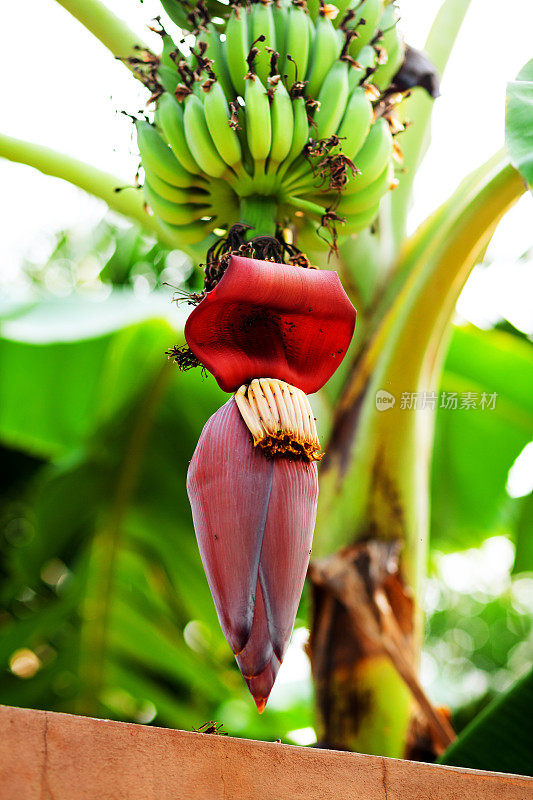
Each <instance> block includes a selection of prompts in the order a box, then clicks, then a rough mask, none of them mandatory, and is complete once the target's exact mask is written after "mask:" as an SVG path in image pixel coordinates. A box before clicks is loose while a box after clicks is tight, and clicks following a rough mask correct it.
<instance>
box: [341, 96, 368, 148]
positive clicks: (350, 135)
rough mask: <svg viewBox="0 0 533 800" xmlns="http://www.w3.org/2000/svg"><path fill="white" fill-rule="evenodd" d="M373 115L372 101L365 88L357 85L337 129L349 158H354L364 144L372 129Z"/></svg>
mask: <svg viewBox="0 0 533 800" xmlns="http://www.w3.org/2000/svg"><path fill="white" fill-rule="evenodd" d="M372 116H373V111H372V103H371V102H370V100H369V99H368V97H367V96H366V93H365V90H364V89H361V88H360V87H357V88H356V89H354V90H353V92H352V93H351V95H350V99H349V100H348V104H347V106H346V111H345V112H344V116H343V118H342V122H341V124H340V126H339V129H338V131H337V135H338V136H339V138H340V139H341V147H342V151H343V153H344V154H345V155H347V156H348V158H353V157H354V155H355V154H356V153H357V152H358V151H359V150H360V149H361V147H362V146H363V143H364V141H365V139H366V137H367V135H368V131H369V130H370V125H371V122H372Z"/></svg>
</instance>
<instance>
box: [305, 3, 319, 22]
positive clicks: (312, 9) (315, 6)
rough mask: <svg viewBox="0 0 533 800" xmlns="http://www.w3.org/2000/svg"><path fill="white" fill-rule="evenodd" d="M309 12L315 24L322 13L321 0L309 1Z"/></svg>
mask: <svg viewBox="0 0 533 800" xmlns="http://www.w3.org/2000/svg"><path fill="white" fill-rule="evenodd" d="M307 10H308V12H309V16H310V17H311V19H312V20H313V22H314V21H315V20H316V19H317V17H318V12H319V11H320V0H307Z"/></svg>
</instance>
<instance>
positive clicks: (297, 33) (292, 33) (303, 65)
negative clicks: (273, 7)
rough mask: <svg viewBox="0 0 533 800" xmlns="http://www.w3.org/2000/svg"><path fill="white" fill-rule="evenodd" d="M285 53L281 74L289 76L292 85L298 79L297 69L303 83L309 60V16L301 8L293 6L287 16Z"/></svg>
mask: <svg viewBox="0 0 533 800" xmlns="http://www.w3.org/2000/svg"><path fill="white" fill-rule="evenodd" d="M285 53H286V57H285V60H284V62H283V64H282V66H281V68H280V72H281V74H286V75H288V81H289V84H292V83H293V81H294V80H295V79H296V67H297V73H298V79H299V80H301V81H303V79H304V77H305V73H306V72H307V62H308V60H309V28H308V19H307V14H306V12H305V11H304V10H303V8H300V7H299V6H294V5H291V7H290V9H289V13H288V15H287V34H286V39H285ZM288 56H291V58H292V59H293V62H294V63H291V62H290V60H289V59H288ZM295 64H296V67H295Z"/></svg>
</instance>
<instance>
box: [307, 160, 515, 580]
mask: <svg viewBox="0 0 533 800" xmlns="http://www.w3.org/2000/svg"><path fill="white" fill-rule="evenodd" d="M473 188H474V187H472V186H470V187H469V189H470V190H469V191H468V192H467V193H466V197H465V196H463V194H462V193H464V188H463V187H461V188H460V190H458V193H457V196H454V197H452V198H451V200H449V201H448V202H447V203H446V204H445V207H446V208H447V209H448V210H450V209H452V210H453V216H452V217H451V218H448V219H444V218H443V216H442V215H441V214H439V213H438V212H437V213H436V215H434V217H433V220H434V227H433V234H434V235H433V236H430V235H429V232H428V230H427V229H424V230H423V239H424V241H425V245H424V244H423V245H422V246H420V248H418V249H417V248H415V250H416V259H415V260H414V261H413V263H412V264H411V269H410V272H409V277H408V278H407V280H406V281H405V283H404V285H403V287H402V289H401V291H400V292H399V293H398V294H397V296H396V298H395V301H394V304H393V305H392V306H391V308H390V310H389V312H388V314H387V315H386V316H385V318H384V319H383V321H382V323H381V326H380V328H379V329H378V331H377V332H376V333H375V334H374V336H373V338H372V340H371V342H370V343H369V345H368V347H367V349H366V351H365V354H364V355H363V357H362V358H361V359H360V360H359V361H358V363H357V364H356V365H354V368H353V372H352V379H351V381H350V382H349V383H348V385H347V387H346V389H345V392H344V396H343V398H341V401H340V403H339V411H338V414H339V417H338V419H337V422H336V425H337V428H338V430H339V431H340V428H339V425H340V423H341V421H342V418H343V417H345V415H346V414H349V413H351V409H353V408H355V407H359V413H358V416H357V426H356V427H357V431H356V432H354V433H353V435H352V437H351V438H353V441H354V448H353V452H352V451H351V441H347V440H346V437H344V439H343V440H342V441H340V440H339V441H337V442H336V443H335V433H334V435H333V440H332V447H330V450H329V456H330V457H329V462H328V463H327V464H326V465H325V469H323V470H322V475H321V480H322V485H321V498H320V506H319V523H318V525H317V534H316V536H315V545H316V548H317V552H318V554H320V553H324V552H331V551H332V550H335V549H336V548H338V547H340V546H343V545H345V544H347V543H349V542H350V541H352V540H353V538H354V537H355V538H358V537H359V536H361V535H364V533H365V530H366V529H368V528H369V527H371V528H372V530H373V531H374V535H376V536H377V537H378V538H380V537H381V536H384V537H385V538H388V537H390V536H391V534H392V532H395V534H394V535H397V536H398V537H399V538H401V539H404V540H405V541H406V542H407V543H408V547H407V548H406V553H410V554H411V555H410V560H412V563H411V564H409V566H408V570H407V577H408V579H409V581H410V583H411V585H412V586H415V585H416V583H417V573H418V569H419V566H420V563H421V560H422V561H423V559H422V554H421V553H420V552H419V550H420V546H421V545H420V543H421V542H422V548H423V547H424V546H425V541H426V539H427V509H423V508H422V507H421V505H420V498H421V497H425V496H427V493H424V491H421V487H420V485H419V484H420V482H422V483H427V466H428V465H427V459H428V457H429V456H428V446H429V444H430V443H431V415H429V414H417V413H416V412H410V411H407V410H402V409H400V398H401V395H402V392H416V391H432V390H433V389H434V386H435V382H436V380H437V379H438V374H439V367H440V363H441V358H442V353H443V347H442V345H443V342H444V341H445V338H446V332H447V330H448V328H449V322H450V319H451V316H452V314H453V310H454V308H455V304H456V301H457V298H458V297H459V294H460V292H461V290H462V288H463V286H464V283H465V281H466V279H467V277H468V275H469V274H470V271H471V270H472V268H473V267H474V265H475V263H476V262H477V257H478V255H479V252H480V250H482V248H483V247H484V246H486V245H487V243H488V241H489V240H490V238H491V236H492V234H493V232H494V230H495V228H496V226H497V224H498V222H499V221H500V219H501V218H502V216H503V215H504V214H505V212H506V211H507V210H508V209H509V208H510V207H511V206H512V205H513V204H514V203H515V202H516V201H517V200H518V198H519V197H520V196H521V194H522V193H523V192H524V191H525V186H524V184H523V182H522V179H521V178H520V175H519V174H518V172H516V170H515V169H514V168H513V167H511V166H510V165H509V164H506V165H505V166H503V167H502V166H501V165H500V167H499V168H497V169H495V170H492V171H491V173H489V174H488V175H483V176H482V178H481V179H480V181H479V182H478V184H477V187H476V188H477V192H475V193H474V192H473ZM419 235H420V234H419ZM414 238H416V236H415V237H414ZM434 242H436V244H434ZM412 256H413V254H412V253H411V252H410V250H409V247H408V248H407V249H406V257H411V258H412ZM379 389H386V390H387V391H388V392H390V393H391V394H393V395H395V397H396V405H395V406H394V408H392V409H390V410H388V411H386V412H379V411H377V410H376V407H375V395H376V391H378V390H379ZM422 429H424V433H423V436H422V439H421V438H420V436H421V435H422V434H421V431H422ZM347 464H348V466H347ZM376 470H377V473H376ZM376 474H379V475H382V476H385V477H384V479H383V481H384V482H385V483H386V484H387V487H388V489H387V491H388V492H389V493H392V494H391V497H392V495H393V496H394V498H395V502H394V504H393V506H394V507H393V506H392V505H391V501H390V497H389V500H387V497H385V496H383V495H381V496H379V492H380V491H383V481H381V482H379V485H378V486H376V484H375V481H374V479H375V477H376ZM373 481H374V482H373ZM399 509H401V513H399V514H398V516H397V518H396V519H395V520H393V519H391V514H392V513H393V512H394V513H395V514H396V513H397V512H398V510H399Z"/></svg>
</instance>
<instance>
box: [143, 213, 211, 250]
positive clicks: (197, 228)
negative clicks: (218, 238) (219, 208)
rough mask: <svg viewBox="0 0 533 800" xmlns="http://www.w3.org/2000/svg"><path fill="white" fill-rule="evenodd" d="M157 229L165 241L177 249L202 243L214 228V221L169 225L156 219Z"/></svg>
mask: <svg viewBox="0 0 533 800" xmlns="http://www.w3.org/2000/svg"><path fill="white" fill-rule="evenodd" d="M157 227H158V228H159V229H160V231H161V232H162V233H163V234H164V236H165V238H166V239H167V241H170V242H172V244H173V245H174V246H175V247H178V248H179V247H182V246H183V245H188V244H197V243H198V242H202V241H203V240H204V239H206V238H207V237H208V236H209V234H210V233H211V231H212V230H213V228H215V227H216V221H213V220H199V221H197V222H191V223H190V224H189V225H171V224H170V223H169V222H164V221H163V220H162V219H157Z"/></svg>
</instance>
